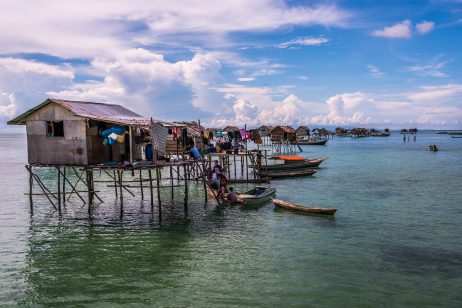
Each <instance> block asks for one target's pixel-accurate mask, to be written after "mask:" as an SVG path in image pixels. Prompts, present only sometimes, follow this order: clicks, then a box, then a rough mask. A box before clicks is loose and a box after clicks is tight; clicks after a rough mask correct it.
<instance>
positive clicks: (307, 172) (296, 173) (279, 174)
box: [257, 169, 318, 179]
mask: <svg viewBox="0 0 462 308" xmlns="http://www.w3.org/2000/svg"><path fill="white" fill-rule="evenodd" d="M316 172H318V171H317V170H316V169H303V170H292V171H289V172H288V171H280V170H275V171H268V172H265V171H261V172H258V173H257V174H258V176H260V177H268V178H270V179H282V178H295V177H302V176H312V175H313V174H315V173H316Z"/></svg>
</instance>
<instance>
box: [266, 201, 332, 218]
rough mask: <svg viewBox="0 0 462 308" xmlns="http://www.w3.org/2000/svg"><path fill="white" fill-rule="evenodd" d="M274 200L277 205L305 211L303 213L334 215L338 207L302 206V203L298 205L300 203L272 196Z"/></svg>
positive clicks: (287, 208)
mask: <svg viewBox="0 0 462 308" xmlns="http://www.w3.org/2000/svg"><path fill="white" fill-rule="evenodd" d="M272 200H273V203H274V205H275V206H277V207H279V208H282V209H286V210H291V211H296V212H303V213H310V214H322V215H334V214H335V212H337V209H334V208H320V207H308V206H302V205H298V204H295V203H292V202H288V201H284V200H280V199H274V198H272Z"/></svg>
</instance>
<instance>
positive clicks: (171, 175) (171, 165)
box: [170, 162, 173, 200]
mask: <svg viewBox="0 0 462 308" xmlns="http://www.w3.org/2000/svg"><path fill="white" fill-rule="evenodd" d="M170 185H171V186H172V189H171V193H172V200H173V162H172V163H171V164H170Z"/></svg>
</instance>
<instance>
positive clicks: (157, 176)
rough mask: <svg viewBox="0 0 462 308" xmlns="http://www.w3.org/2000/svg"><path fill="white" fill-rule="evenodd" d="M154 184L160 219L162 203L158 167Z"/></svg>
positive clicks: (160, 217)
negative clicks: (155, 185)
mask: <svg viewBox="0 0 462 308" xmlns="http://www.w3.org/2000/svg"><path fill="white" fill-rule="evenodd" d="M156 184H157V206H158V209H159V220H161V219H162V204H161V200H160V172H159V168H156Z"/></svg>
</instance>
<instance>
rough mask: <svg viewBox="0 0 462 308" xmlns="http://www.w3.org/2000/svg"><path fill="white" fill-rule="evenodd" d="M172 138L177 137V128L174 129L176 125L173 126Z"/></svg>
mask: <svg viewBox="0 0 462 308" xmlns="http://www.w3.org/2000/svg"><path fill="white" fill-rule="evenodd" d="M172 132H173V140H176V138H178V130H177V129H176V127H174V128H173V131H172Z"/></svg>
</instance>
